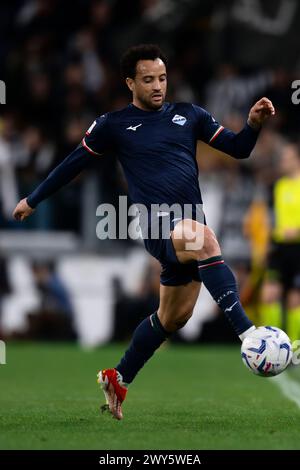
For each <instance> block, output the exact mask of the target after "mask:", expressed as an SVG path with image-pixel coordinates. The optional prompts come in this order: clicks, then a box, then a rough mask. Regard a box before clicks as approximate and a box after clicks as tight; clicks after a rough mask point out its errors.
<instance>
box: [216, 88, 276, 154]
mask: <svg viewBox="0 0 300 470" xmlns="http://www.w3.org/2000/svg"><path fill="white" fill-rule="evenodd" d="M274 114H275V109H274V106H273V103H272V102H271V101H270V100H269V99H268V98H265V97H264V98H261V99H260V100H259V101H257V102H256V103H255V104H254V106H252V108H251V109H250V112H249V115H248V120H247V124H246V125H245V127H244V128H243V129H242V130H241V131H240V132H238V133H235V132H232V131H231V130H229V129H226V128H223V126H219V129H217V131H216V133H215V134H216V137H214V135H213V137H212V139H210V141H209V142H208V143H209V144H210V145H211V146H212V147H215V148H216V149H218V150H220V151H221V152H224V153H227V154H228V155H231V156H232V157H234V158H238V159H242V158H248V157H249V156H250V154H251V152H252V150H253V148H254V146H255V144H256V141H257V138H258V135H259V131H260V129H261V126H262V125H263V124H264V122H265V121H266V120H267V119H269V118H270V117H271V116H273V115H274ZM215 124H216V123H215Z"/></svg>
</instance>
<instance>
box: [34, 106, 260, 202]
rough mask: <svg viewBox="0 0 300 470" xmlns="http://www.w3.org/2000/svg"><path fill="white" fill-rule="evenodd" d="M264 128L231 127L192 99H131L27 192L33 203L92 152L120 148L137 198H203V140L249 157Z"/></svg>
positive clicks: (79, 167)
mask: <svg viewBox="0 0 300 470" xmlns="http://www.w3.org/2000/svg"><path fill="white" fill-rule="evenodd" d="M257 136H258V132H257V131H255V130H253V129H252V128H251V127H250V126H248V124H246V125H245V127H244V128H243V129H242V130H241V132H239V133H237V134H236V133H234V132H232V131H230V130H229V129H225V128H224V127H223V126H221V125H220V124H219V123H217V122H216V121H215V120H214V118H213V117H212V116H211V115H210V114H209V113H208V112H207V111H205V110H204V109H202V108H200V107H199V106H196V105H193V104H189V103H173V104H170V103H164V105H163V107H162V108H161V109H160V110H158V111H143V110H141V109H140V108H137V107H136V106H134V105H133V104H129V105H128V106H127V107H126V108H124V109H122V110H121V111H116V112H112V113H107V114H103V115H102V116H100V117H98V118H97V119H96V120H95V121H94V123H93V124H92V125H91V126H90V128H89V130H88V131H87V133H86V136H85V137H84V138H83V140H82V148H79V149H76V150H75V151H74V152H73V153H71V154H70V155H69V156H68V157H67V158H66V159H65V160H64V161H63V162H62V163H61V164H60V165H59V166H58V167H57V168H56V169H55V170H53V171H52V173H51V174H50V175H49V176H48V178H47V179H46V180H45V181H44V182H43V183H42V184H41V185H40V186H39V187H38V188H37V189H36V190H35V191H34V192H33V193H32V194H31V195H30V196H29V197H28V198H27V202H28V204H29V205H30V206H31V207H36V205H37V204H38V203H39V202H40V201H41V200H42V199H45V197H48V196H49V195H50V194H51V193H53V192H54V191H56V190H57V189H59V187H61V186H63V185H64V184H66V183H67V182H69V181H70V180H71V179H72V178H74V177H75V176H76V174H78V173H79V172H80V171H81V170H82V169H83V168H85V167H86V166H88V164H89V163H90V158H91V157H90V155H93V156H94V157H98V158H102V155H105V153H109V152H112V151H113V152H115V153H116V155H117V156H118V158H119V160H120V162H121V164H122V166H123V169H124V172H125V175H126V179H127V182H128V188H129V195H130V197H131V200H132V202H134V203H139V204H144V205H145V206H146V207H149V206H150V204H163V203H166V204H168V205H172V204H174V203H177V204H180V205H181V204H201V203H202V199H201V193H200V188H199V183H198V167H197V162H196V144H197V140H202V141H204V142H206V143H208V144H210V145H212V146H213V147H215V148H217V149H219V150H221V151H223V152H225V153H228V154H229V155H231V156H233V157H235V158H246V157H248V156H249V155H250V152H251V150H252V149H253V147H254V145H255V142H256V139H257Z"/></svg>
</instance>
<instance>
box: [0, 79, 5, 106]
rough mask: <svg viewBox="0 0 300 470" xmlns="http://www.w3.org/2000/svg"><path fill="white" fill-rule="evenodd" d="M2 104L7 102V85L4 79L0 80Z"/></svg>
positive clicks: (0, 101)
mask: <svg viewBox="0 0 300 470" xmlns="http://www.w3.org/2000/svg"><path fill="white" fill-rule="evenodd" d="M0 104H6V86H5V83H4V81H3V80H0Z"/></svg>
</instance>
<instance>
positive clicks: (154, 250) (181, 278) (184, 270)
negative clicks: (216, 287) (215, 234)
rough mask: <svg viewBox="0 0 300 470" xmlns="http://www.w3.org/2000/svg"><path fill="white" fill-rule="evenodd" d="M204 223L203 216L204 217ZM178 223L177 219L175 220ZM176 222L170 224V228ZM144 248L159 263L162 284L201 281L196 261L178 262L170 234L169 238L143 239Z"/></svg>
mask: <svg viewBox="0 0 300 470" xmlns="http://www.w3.org/2000/svg"><path fill="white" fill-rule="evenodd" d="M203 222H204V224H206V222H205V218H204V221H203ZM177 223H178V221H177ZM175 225H176V224H173V226H172V225H171V230H173V229H174V226H175ZM144 244H145V248H146V250H147V251H148V253H150V255H152V256H154V258H156V259H158V261H159V262H160V264H161V268H162V270H161V273H160V283H161V284H163V285H164V286H181V285H186V284H188V283H190V282H192V281H197V282H201V277H200V273H199V268H198V263H197V261H192V262H190V263H185V264H183V263H180V262H179V261H178V258H177V256H176V252H175V248H174V245H173V241H172V239H171V236H170V237H169V238H159V239H156V240H153V239H151V238H148V239H144Z"/></svg>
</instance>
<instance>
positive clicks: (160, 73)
mask: <svg viewBox="0 0 300 470" xmlns="http://www.w3.org/2000/svg"><path fill="white" fill-rule="evenodd" d="M127 85H128V87H129V88H130V90H131V91H132V94H133V104H134V105H136V106H138V107H139V108H141V109H144V110H145V111H153V110H158V109H160V108H161V107H162V105H163V103H164V101H165V97H166V92H167V72H166V66H165V64H164V63H163V61H162V60H161V59H155V60H139V61H138V63H137V65H136V76H135V78H134V79H131V78H128V79H127Z"/></svg>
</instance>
